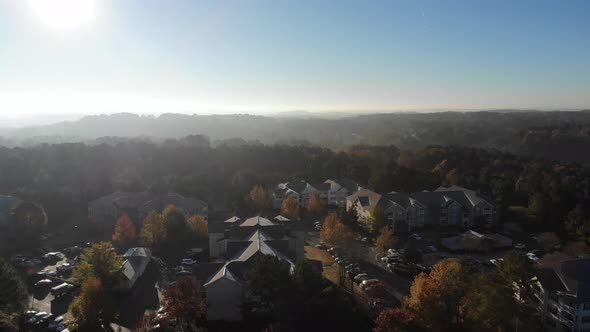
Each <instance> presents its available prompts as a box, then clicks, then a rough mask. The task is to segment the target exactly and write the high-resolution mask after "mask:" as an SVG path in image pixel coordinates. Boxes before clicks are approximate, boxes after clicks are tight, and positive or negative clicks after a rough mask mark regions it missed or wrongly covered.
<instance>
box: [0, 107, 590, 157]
mask: <svg viewBox="0 0 590 332" xmlns="http://www.w3.org/2000/svg"><path fill="white" fill-rule="evenodd" d="M280 114H282V115H275V116H274V117H271V116H254V115H247V114H233V115H182V114H163V115H160V116H153V115H149V116H146V115H143V116H142V115H136V114H130V113H120V114H114V115H96V116H87V117H84V118H82V119H80V120H79V121H65V122H59V123H55V124H51V125H44V126H36V127H25V128H19V129H15V128H4V129H0V145H5V146H16V145H33V144H39V143H43V142H46V143H56V142H95V140H96V139H98V138H101V137H121V138H138V137H142V138H150V139H151V140H155V141H160V140H164V139H167V138H181V137H185V136H188V135H205V136H208V137H209V138H210V140H211V141H212V142H218V141H223V140H229V139H235V138H239V139H241V140H243V141H244V142H247V141H257V142H260V143H268V144H272V143H280V144H314V145H321V146H325V147H329V148H340V147H344V146H349V145H353V144H370V145H389V144H393V145H396V146H398V147H399V148H402V149H417V148H420V147H424V146H428V145H463V146H474V147H485V148H495V149H500V150H505V151H510V152H515V153H519V154H526V155H533V156H538V157H543V158H551V159H564V160H573V161H584V162H586V161H590V156H588V155H587V153H586V151H587V149H588V148H590V110H586V111H561V112H558V111H551V112H542V111H494V112H491V111H489V112H437V113H389V114H367V115H352V116H350V114H348V115H349V116H347V117H335V118H322V117H319V116H318V117H316V116H315V114H316V113H312V112H304V111H295V112H287V113H280ZM104 141H105V140H100V142H104ZM232 142H233V143H236V142H237V141H235V140H233V141H232Z"/></svg>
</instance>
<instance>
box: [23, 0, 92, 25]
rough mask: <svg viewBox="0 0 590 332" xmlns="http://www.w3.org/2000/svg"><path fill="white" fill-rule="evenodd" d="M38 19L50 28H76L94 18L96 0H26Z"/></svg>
mask: <svg viewBox="0 0 590 332" xmlns="http://www.w3.org/2000/svg"><path fill="white" fill-rule="evenodd" d="M28 3H29V6H30V7H31V10H32V11H33V13H34V14H35V15H36V16H37V17H38V19H39V20H40V21H41V22H42V23H43V24H45V25H47V26H48V27H49V28H51V29H55V30H59V31H68V30H76V29H78V28H80V27H82V26H84V25H87V24H89V23H91V22H92V21H93V20H94V19H95V18H96V4H97V0H28Z"/></svg>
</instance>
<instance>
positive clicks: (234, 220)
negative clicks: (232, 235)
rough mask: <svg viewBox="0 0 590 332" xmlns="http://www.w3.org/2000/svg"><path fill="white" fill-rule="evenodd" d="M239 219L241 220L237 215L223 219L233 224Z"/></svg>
mask: <svg viewBox="0 0 590 332" xmlns="http://www.w3.org/2000/svg"><path fill="white" fill-rule="evenodd" d="M240 220H241V219H240V218H238V217H236V216H233V217H231V218H229V219H227V220H225V221H224V223H232V224H233V223H236V222H238V221H240Z"/></svg>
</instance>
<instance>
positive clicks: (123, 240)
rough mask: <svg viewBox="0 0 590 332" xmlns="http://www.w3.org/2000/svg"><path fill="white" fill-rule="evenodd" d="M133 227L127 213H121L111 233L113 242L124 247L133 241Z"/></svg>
mask: <svg viewBox="0 0 590 332" xmlns="http://www.w3.org/2000/svg"><path fill="white" fill-rule="evenodd" d="M135 235H136V231H135V225H134V224H133V220H131V218H129V215H127V213H123V214H122V215H121V216H120V217H119V220H117V224H116V225H115V232H114V233H113V242H116V243H118V244H120V245H126V244H129V243H131V242H132V241H133V240H135Z"/></svg>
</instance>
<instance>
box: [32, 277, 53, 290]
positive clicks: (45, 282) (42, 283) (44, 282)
mask: <svg viewBox="0 0 590 332" xmlns="http://www.w3.org/2000/svg"><path fill="white" fill-rule="evenodd" d="M51 284H53V281H51V280H50V279H41V280H39V281H37V282H36V283H35V288H38V289H46V288H48V287H51Z"/></svg>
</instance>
